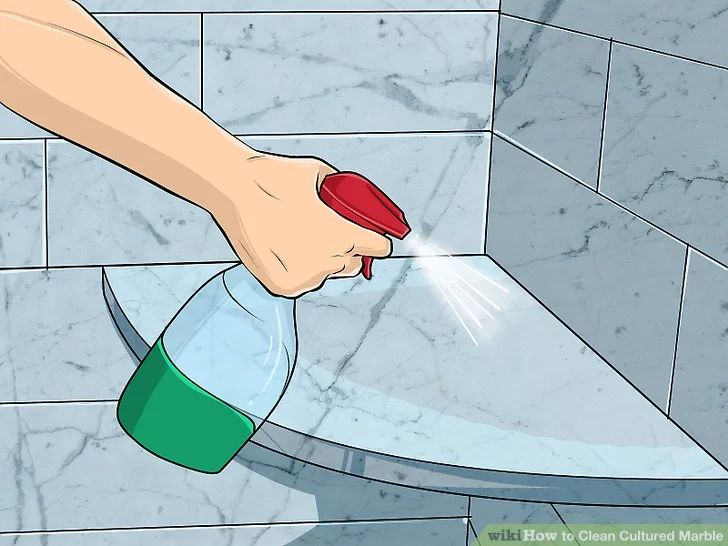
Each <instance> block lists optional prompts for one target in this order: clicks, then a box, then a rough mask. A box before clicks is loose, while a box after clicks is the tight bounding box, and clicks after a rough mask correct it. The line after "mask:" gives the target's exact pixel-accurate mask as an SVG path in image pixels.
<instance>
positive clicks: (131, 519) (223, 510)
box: [0, 403, 466, 536]
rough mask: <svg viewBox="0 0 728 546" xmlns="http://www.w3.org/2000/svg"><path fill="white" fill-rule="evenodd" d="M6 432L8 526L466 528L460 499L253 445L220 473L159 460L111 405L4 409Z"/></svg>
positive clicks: (3, 505)
mask: <svg viewBox="0 0 728 546" xmlns="http://www.w3.org/2000/svg"><path fill="white" fill-rule="evenodd" d="M0 430H3V431H6V433H5V434H4V435H3V436H2V437H0V459H1V460H4V461H6V462H7V464H4V465H3V466H0V490H2V491H3V492H4V493H3V495H2V496H1V497H0V530H2V531H22V530H58V529H85V528H92V529H103V528H119V527H137V526H170V525H209V524H236V523H270V522H295V521H304V522H315V521H337V520H338V521H343V520H347V519H350V518H356V519H376V518H397V517H399V516H398V514H404V515H405V516H404V517H408V516H406V514H418V515H419V516H422V517H428V516H432V517H449V516H453V517H454V518H455V519H456V520H457V521H458V522H459V527H460V528H462V522H461V520H460V519H458V518H461V517H462V515H463V513H464V510H466V508H464V504H465V502H466V500H464V499H462V498H457V497H453V496H448V495H441V494H436V493H428V492H422V491H412V490H410V489H405V488H401V487H397V486H390V485H383V484H380V483H377V482H372V481H368V480H362V479H359V478H355V477H351V476H344V475H342V474H338V473H332V472H330V471H327V470H324V469H320V468H316V467H312V466H308V465H301V464H299V463H294V462H292V461H291V460H290V459H288V458H287V457H281V456H277V455H275V454H273V455H270V453H269V452H268V451H267V450H264V449H263V448H260V447H257V446H255V445H254V444H249V445H247V446H246V447H245V448H244V449H243V450H242V451H241V452H240V454H239V455H238V461H240V460H242V461H244V464H238V462H235V463H233V464H231V465H229V466H228V467H227V468H226V469H225V471H224V472H222V473H220V474H216V475H207V474H199V473H195V472H191V471H188V470H185V469H182V468H180V467H177V466H174V465H172V464H169V463H167V462H164V461H162V460H160V459H157V458H156V457H154V456H152V455H150V454H149V453H147V452H145V451H143V450H142V449H141V448H140V447H139V446H138V445H137V444H135V443H134V441H133V440H131V439H130V438H128V437H127V436H126V435H125V434H124V433H123V432H122V431H121V429H120V428H119V427H118V424H117V422H116V418H115V405H114V404H113V403H106V404H83V405H69V404H66V405H56V406H16V407H0ZM335 499H338V500H339V502H338V503H337V502H334V501H335ZM357 501H358V502H357ZM431 530H432V529H431ZM327 532H328V531H327ZM346 533H347V534H346V535H345V536H348V533H349V532H348V531H347V532H346ZM301 534H303V533H301ZM323 536H327V534H326V533H324V534H323ZM461 536H462V535H461Z"/></svg>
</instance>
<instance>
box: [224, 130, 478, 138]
mask: <svg viewBox="0 0 728 546" xmlns="http://www.w3.org/2000/svg"><path fill="white" fill-rule="evenodd" d="M488 133H491V130H490V129H479V130H460V129H442V130H410V131H340V132H336V131H330V132H326V131H324V132H315V133H248V134H239V133H238V134H234V135H233V136H235V137H237V138H258V137H264V138H286V137H296V138H309V137H330V136H333V137H337V136H341V137H348V136H351V137H362V136H363V137H366V136H391V137H398V136H408V135H414V136H418V135H419V136H437V135H455V136H458V135H462V136H465V135H486V134H488Z"/></svg>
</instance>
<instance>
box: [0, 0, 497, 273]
mask: <svg viewBox="0 0 728 546" xmlns="http://www.w3.org/2000/svg"><path fill="white" fill-rule="evenodd" d="M81 3H82V4H83V5H85V6H86V7H87V8H88V9H90V10H92V11H94V12H95V14H96V17H97V18H98V20H99V21H100V22H101V23H102V24H103V25H104V26H105V27H106V28H107V29H108V30H109V32H111V33H112V34H113V35H114V36H115V37H116V38H117V39H118V40H119V41H120V42H121V43H122V44H123V45H124V46H125V47H126V48H127V49H128V50H129V51H130V52H131V53H132V54H133V55H134V56H135V57H136V58H137V59H138V60H139V61H140V62H141V63H142V64H144V66H145V67H146V68H147V69H148V70H149V71H150V72H152V73H153V74H154V75H155V76H156V77H157V78H159V79H160V80H161V81H162V82H164V83H165V84H166V85H168V86H169V87H171V88H173V89H174V90H176V91H177V92H178V93H180V94H181V95H182V96H183V97H185V98H186V99H187V100H189V101H190V102H192V103H193V104H195V105H197V106H203V107H204V110H205V111H206V113H207V114H208V115H210V116H211V117H212V118H213V119H214V120H215V121H217V122H218V123H219V124H221V125H222V126H223V127H225V128H226V129H228V130H229V131H230V132H232V133H233V134H236V135H240V136H241V138H243V139H244V140H245V141H246V142H248V143H250V144H251V145H252V146H255V147H257V148H260V149H264V150H268V151H273V152H276V153H282V154H300V155H318V156H320V157H323V158H325V159H326V160H327V161H329V162H330V163H332V164H334V165H335V166H336V167H338V168H340V169H342V170H357V171H359V172H361V173H363V174H364V175H366V176H368V177H369V178H371V179H372V180H374V181H375V182H376V183H377V184H378V185H380V186H381V187H382V188H384V189H385V191H387V192H388V193H390V194H391V195H392V197H393V198H394V199H395V200H396V201H397V202H398V203H400V204H401V206H402V207H403V209H404V210H405V211H406V213H407V218H408V220H409V221H410V223H411V224H412V226H413V229H414V231H415V233H418V234H419V235H421V236H423V237H424V238H425V239H431V240H433V242H435V243H436V244H437V246H438V247H440V248H443V249H445V250H447V251H448V252H450V253H453V254H460V253H464V254H472V253H480V252H482V249H483V244H484V241H483V229H482V226H483V224H484V215H485V201H486V195H485V187H486V186H485V180H486V179H487V166H488V153H489V147H490V136H489V135H490V133H489V129H490V112H491V108H490V107H489V105H490V103H491V102H492V90H493V69H494V63H495V46H496V29H497V19H498V15H497V12H496V11H494V10H495V9H497V2H495V1H494V0H422V1H421V2H417V3H416V6H413V5H412V3H411V2H398V1H394V0H358V1H356V2H350V3H347V4H346V6H345V7H343V8H342V7H341V6H340V4H339V3H337V2H332V1H330V0H319V1H317V2H303V1H301V0H289V1H287V2H276V3H275V6H274V7H271V4H270V3H268V2H242V1H240V0H229V1H226V2H207V1H205V0H200V1H198V2H194V3H190V2H181V1H174V0H168V1H165V2H147V1H143V0H136V1H135V0H87V1H85V2H81ZM413 7H414V8H416V9H412V8H413ZM333 8H337V9H333ZM408 8H409V9H408ZM261 82H264V84H262V83H261ZM245 135H247V136H245ZM251 135H255V136H251ZM44 143H46V145H45V147H44ZM6 188H7V191H5V189H6ZM0 192H5V194H6V195H7V196H9V199H8V202H9V203H10V206H4V207H3V208H2V211H1V212H0V215H2V216H3V217H4V216H8V217H9V218H8V220H9V221H8V222H7V223H6V222H3V225H8V226H10V227H9V228H8V229H7V230H3V232H2V233H0V266H4V267H28V266H41V267H42V266H45V265H48V266H50V267H54V266H75V265H105V264H123V263H150V262H155V263H159V262H161V263H171V262H180V261H182V262H184V261H211V260H230V259H233V258H234V255H233V253H232V251H231V249H230V248H229V245H228V243H227V241H226V240H225V238H224V237H223V236H222V234H221V233H220V232H219V230H218V228H217V226H216V225H215V223H214V221H213V220H212V218H211V217H210V215H209V214H208V213H207V212H206V211H204V210H201V209H199V208H197V207H195V206H194V205H192V204H190V203H188V202H186V201H183V200H180V199H178V198H176V197H175V196H173V195H170V194H167V193H165V192H164V191H161V190H159V189H158V188H156V187H153V186H151V185H149V184H147V183H146V182H145V181H143V180H141V179H140V178H138V177H136V176H135V175H134V174H132V173H129V172H127V171H125V170H123V169H121V168H119V167H116V166H115V165H113V164H111V163H110V162H107V161H106V160H104V159H102V158H100V157H97V156H94V155H92V154H91V153H89V152H86V151H85V150H82V149H80V148H78V147H76V146H74V145H73V144H70V143H68V142H65V141H64V140H62V139H58V138H55V136H54V135H51V134H49V133H48V132H47V131H45V130H43V129H42V128H40V127H37V126H36V125H34V124H32V123H30V122H29V121H27V120H25V119H23V118H21V117H20V116H18V115H15V114H14V113H13V112H11V111H9V110H8V109H6V108H4V107H2V106H0ZM10 220H11V221H10ZM395 253H396V254H411V253H412V251H411V249H407V248H403V247H402V246H401V245H397V246H396V247H395Z"/></svg>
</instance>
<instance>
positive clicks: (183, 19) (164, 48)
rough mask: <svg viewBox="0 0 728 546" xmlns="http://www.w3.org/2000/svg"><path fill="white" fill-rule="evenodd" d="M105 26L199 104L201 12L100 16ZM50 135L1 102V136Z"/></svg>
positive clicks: (148, 66) (178, 89) (165, 78)
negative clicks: (195, 13) (194, 13)
mask: <svg viewBox="0 0 728 546" xmlns="http://www.w3.org/2000/svg"><path fill="white" fill-rule="evenodd" d="M98 20H99V21H100V22H101V24H102V25H104V27H106V29H107V30H108V31H109V32H110V33H111V34H112V35H113V36H114V37H115V38H116V39H117V40H119V41H120V42H121V43H122V45H124V46H125V47H126V48H127V49H128V50H129V51H130V52H131V53H132V55H134V56H135V57H136V58H137V59H138V60H139V62H141V63H142V64H143V65H144V66H145V67H146V68H147V69H148V70H149V71H150V72H151V73H152V74H154V75H155V76H157V77H158V78H159V79H160V80H162V81H163V82H164V83H166V84H167V85H169V86H170V87H171V88H172V89H174V90H175V91H177V92H178V93H180V94H181V95H182V96H184V97H186V98H188V99H189V100H190V101H191V102H193V103H195V104H197V105H198V106H199V101H200V18H199V16H198V15H166V14H155V15H135V16H118V15H115V16H99V17H98ZM46 136H50V135H49V134H48V133H47V132H46V131H44V130H43V129H41V128H40V127H37V126H35V125H33V124H31V123H29V122H27V121H25V120H24V119H22V118H21V117H19V116H17V115H15V114H14V113H13V112H11V111H10V110H8V109H7V108H5V107H3V106H1V105H0V137H12V138H30V137H46Z"/></svg>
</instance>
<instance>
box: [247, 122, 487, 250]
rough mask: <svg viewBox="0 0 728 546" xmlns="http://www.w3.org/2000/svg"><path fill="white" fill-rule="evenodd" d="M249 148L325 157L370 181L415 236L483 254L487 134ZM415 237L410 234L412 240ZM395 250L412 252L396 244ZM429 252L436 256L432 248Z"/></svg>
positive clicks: (282, 141) (259, 143)
mask: <svg viewBox="0 0 728 546" xmlns="http://www.w3.org/2000/svg"><path fill="white" fill-rule="evenodd" d="M244 140H245V141H246V142H247V143H248V144H250V145H251V146H253V147H255V148H257V149H261V150H265V151H273V152H275V153H279V154H286V155H315V156H319V157H323V158H325V159H326V161H328V162H329V163H331V164H332V165H334V166H335V167H337V168H338V169H340V170H347V171H356V172H360V173H362V174H363V175H364V176H366V177H368V178H369V179H370V180H372V181H374V182H375V183H376V184H377V185H378V186H379V187H380V188H382V190H384V192H385V193H386V194H387V195H389V196H390V197H391V198H392V199H393V200H394V202H395V203H397V204H398V205H399V206H400V207H401V208H402V210H404V212H405V214H406V217H407V221H408V223H409V224H410V226H411V227H412V234H413V235H412V236H414V235H418V236H419V237H421V238H422V239H424V240H428V239H431V240H432V241H433V242H434V243H435V244H436V245H437V247H439V248H440V249H443V250H445V251H447V252H448V253H450V254H458V253H473V254H475V253H480V252H482V251H483V219H484V214H485V186H486V183H485V181H486V180H487V176H488V151H489V142H490V137H489V136H488V135H484V134H474V135H446V134H431V135H416V136H415V135H404V136H403V135H381V136H374V135H371V136H353V135H352V136H337V137H329V136H324V137H302V138H296V139H294V138H246V139H244ZM412 236H409V237H408V238H409V239H410V240H411V239H412ZM393 243H394V245H393V252H394V254H395V255H397V254H400V255H411V254H413V249H412V248H411V247H409V246H408V245H407V244H406V242H400V241H397V240H394V241H393ZM428 251H429V252H430V253H438V251H437V250H436V249H435V248H431V249H428Z"/></svg>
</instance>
